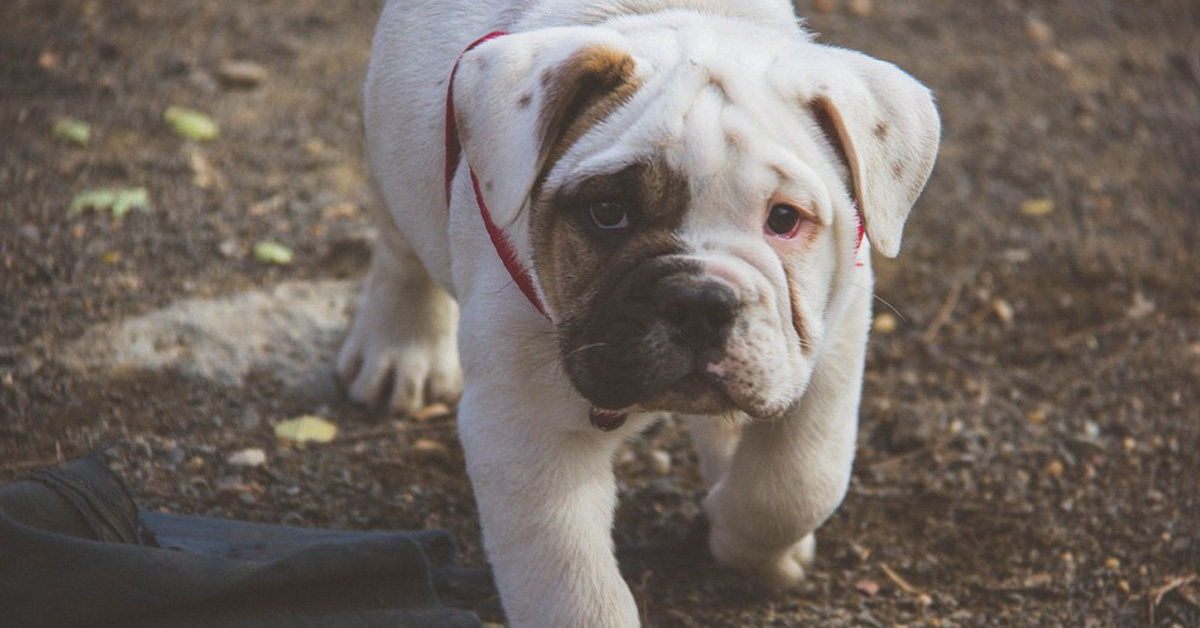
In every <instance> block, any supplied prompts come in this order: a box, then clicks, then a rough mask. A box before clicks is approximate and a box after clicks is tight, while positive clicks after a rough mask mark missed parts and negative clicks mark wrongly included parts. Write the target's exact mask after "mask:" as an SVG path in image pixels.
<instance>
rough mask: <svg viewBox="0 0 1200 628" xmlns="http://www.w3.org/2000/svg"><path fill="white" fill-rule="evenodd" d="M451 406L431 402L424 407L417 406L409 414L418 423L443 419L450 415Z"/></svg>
mask: <svg viewBox="0 0 1200 628" xmlns="http://www.w3.org/2000/svg"><path fill="white" fill-rule="evenodd" d="M450 413H451V410H450V406H448V405H446V404H444V403H431V404H429V405H427V406H425V407H424V408H417V409H416V410H413V411H412V413H411V414H410V415H409V416H411V417H412V419H413V420H414V421H416V422H417V423H425V422H427V421H432V420H433V419H442V418H445V417H448V416H450Z"/></svg>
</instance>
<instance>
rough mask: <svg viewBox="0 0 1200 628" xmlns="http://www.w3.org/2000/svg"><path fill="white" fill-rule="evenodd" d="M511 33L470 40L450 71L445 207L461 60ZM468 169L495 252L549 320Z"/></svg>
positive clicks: (458, 149)
mask: <svg viewBox="0 0 1200 628" xmlns="http://www.w3.org/2000/svg"><path fill="white" fill-rule="evenodd" d="M507 34H508V33H505V32H502V31H493V32H491V33H488V34H487V35H484V36H483V37H480V38H479V39H476V40H475V41H473V42H471V45H470V46H467V48H466V49H465V50H463V51H462V54H460V55H459V56H458V59H457V60H455V62H454V69H453V70H451V71H450V86H449V87H448V88H447V89H446V206H447V207H449V206H450V182H451V181H453V180H454V172H455V170H456V169H457V168H458V162H459V159H460V158H461V157H462V152H463V150H462V143H461V142H460V141H459V139H458V124H457V122H456V121H455V117H454V75H455V74H457V73H458V63H459V61H462V57H463V55H465V54H467V53H468V52H470V51H471V49H473V48H475V47H476V46H478V45H479V44H482V43H483V42H485V41H488V40H490V39H495V38H497V37H503V36H504V35H507ZM467 170H468V172H469V173H470V174H471V187H472V188H473V189H474V191H475V204H476V205H478V206H479V215H480V216H481V217H482V218H483V226H484V228H486V229H487V233H488V237H489V238H490V239H491V240H492V246H493V247H495V249H496V254H497V255H499V256H500V261H502V262H503V263H504V268H505V269H506V270H508V274H509V276H510V277H512V279H513V281H514V282H515V283H516V284H517V287H518V288H520V289H521V293H522V294H524V295H525V298H526V299H529V302H530V303H531V304H532V305H533V307H534V308H535V309H536V310H537V311H538V312H539V313H541V315H542V316H545V317H546V319H547V320H549V318H550V314H549V313H547V312H546V307H545V306H544V305H543V304H542V299H541V296H539V295H538V291H537V288H536V287H534V285H533V277H532V276H531V275H530V274H529V269H527V268H524V267H523V266H522V265H521V260H520V258H519V257H517V251H516V250H515V249H514V248H513V245H512V242H511V241H509V239H508V236H507V235H506V234H505V233H504V232H503V231H501V229H500V227H498V226H497V225H496V223H495V222H493V221H492V213H491V212H490V211H488V207H487V203H485V202H484V200H483V193H482V192H481V191H480V189H479V178H478V177H476V176H475V170H474V169H473V168H471V164H470V163H468V164H467Z"/></svg>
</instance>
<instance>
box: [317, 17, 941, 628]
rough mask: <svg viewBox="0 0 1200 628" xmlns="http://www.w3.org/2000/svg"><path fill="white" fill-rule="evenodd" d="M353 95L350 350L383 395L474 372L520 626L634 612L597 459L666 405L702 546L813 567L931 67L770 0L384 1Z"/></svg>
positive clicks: (472, 465) (922, 173)
mask: <svg viewBox="0 0 1200 628" xmlns="http://www.w3.org/2000/svg"><path fill="white" fill-rule="evenodd" d="M500 4H503V5H505V6H497V5H500ZM452 75H453V76H452ZM365 122H366V131H367V140H368V153H369V155H368V156H369V160H370V166H371V174H372V177H373V179H374V181H375V183H376V185H377V187H378V189H379V191H380V193H381V196H382V199H383V204H384V205H385V206H386V211H383V212H381V214H380V217H379V229H380V237H379V240H378V244H377V246H376V249H375V252H374V257H373V259H372V262H371V268H370V272H369V274H368V276H367V279H366V287H365V290H364V294H363V297H362V303H361V307H360V310H359V312H358V315H357V318H356V320H355V322H354V325H353V329H352V330H351V332H350V335H349V338H348V339H347V340H346V343H345V345H344V346H343V348H342V351H341V354H340V356H339V358H338V371H339V373H340V374H341V376H342V377H343V378H344V380H345V381H346V382H347V384H348V386H349V391H350V394H351V396H352V397H353V398H354V399H356V400H360V401H365V402H373V403H378V402H386V403H388V404H389V405H390V406H391V407H392V408H395V409H398V410H412V409H414V408H417V407H420V406H422V405H423V404H426V403H429V402H432V401H436V400H448V401H453V400H454V399H456V398H458V397H459V395H460V394H461V401H460V403H459V406H458V422H459V429H460V433H461V438H462V442H463V447H464V449H465V452H466V458H467V469H468V472H469V473H470V476H471V480H472V482H473V485H474V487H475V494H476V498H477V500H478V504H479V513H480V518H481V520H482V525H483V536H484V542H485V547H486V549H487V552H488V555H489V557H490V560H491V563H492V566H493V569H494V572H495V576H496V581H497V583H498V587H499V590H500V594H501V597H502V599H503V603H504V607H505V610H506V613H507V615H508V619H509V621H510V622H511V625H513V626H548V627H573V626H636V625H638V623H639V620H638V613H637V605H636V604H635V602H634V599H633V597H632V595H631V594H630V591H629V589H628V587H627V586H626V584H625V582H624V581H623V580H622V578H621V575H620V573H619V572H618V570H617V564H616V561H615V559H614V557H613V551H612V550H613V546H612V540H611V530H610V529H611V526H612V517H613V509H614V506H615V499H616V496H615V492H616V488H615V482H614V479H613V471H612V465H611V462H612V456H613V452H614V451H615V450H616V449H617V446H618V444H619V443H620V442H621V441H622V440H623V439H628V438H631V437H633V436H635V435H636V434H637V433H638V432H639V430H641V429H642V428H644V427H645V426H647V425H648V424H649V423H650V422H652V421H653V420H655V418H656V417H658V416H661V414H662V413H672V414H675V415H677V416H682V417H684V418H685V419H686V420H687V421H688V423H689V425H690V427H691V429H692V433H693V436H694V440H695V441H696V445H697V448H698V450H699V453H700V461H701V463H702V471H703V475H704V478H705V480H706V482H707V483H708V485H709V486H710V489H711V490H710V492H709V494H708V497H707V499H706V500H705V504H704V505H705V508H706V510H707V513H708V517H709V520H710V522H711V536H710V539H709V545H710V548H711V550H712V553H713V555H714V556H715V557H716V559H717V560H718V561H720V562H721V563H723V564H726V565H731V566H735V567H739V568H743V569H746V570H750V571H751V572H753V573H756V574H758V575H760V576H762V577H763V578H764V579H765V580H766V581H768V582H769V583H772V584H775V585H788V584H793V583H795V582H797V581H798V580H799V579H800V578H802V577H803V575H804V567H805V566H806V565H807V564H808V563H809V562H810V561H811V559H812V556H813V550H814V542H813V537H812V533H813V530H815V529H816V528H817V527H818V526H820V525H821V524H822V523H823V522H824V521H825V520H826V519H827V518H828V517H829V516H830V514H831V513H832V512H833V510H834V509H835V508H836V507H837V506H838V504H839V503H840V502H841V500H842V498H843V496H844V494H845V492H846V488H847V485H848V481H849V478H850V469H851V463H852V460H853V457H854V446H855V444H854V443H855V435H856V430H857V415H858V404H859V394H860V388H861V383H862V370H863V358H864V353H865V345H866V340H867V330H868V327H869V321H870V310H871V298H872V296H871V295H872V276H871V268H870V265H869V255H868V252H867V250H866V249H867V248H868V247H869V245H867V244H865V242H868V241H869V242H870V245H873V246H874V247H875V249H876V250H878V251H879V252H880V253H882V254H884V255H887V256H894V255H896V253H897V252H898V250H899V246H900V235H901V230H902V227H903V225H904V221H905V219H906V217H907V216H908V213H909V211H910V209H911V207H912V204H913V203H914V201H915V200H916V198H917V196H918V194H919V193H920V191H921V189H922V188H923V186H924V184H925V181H926V179H927V177H928V176H929V173H930V170H931V169H932V167H933V162H934V157H935V155H936V152H937V145H938V138H939V120H938V115H937V111H936V109H935V108H934V104H933V101H932V98H931V96H930V94H929V92H928V91H927V90H926V89H925V88H924V87H922V86H921V85H920V84H919V83H917V82H916V81H915V80H914V79H913V78H911V77H910V76H908V75H907V74H905V73H903V72H902V71H900V70H899V69H897V68H896V67H894V66H892V65H890V64H888V63H884V62H881V61H877V60H874V59H871V58H869V57H866V56H863V55H861V54H858V53H855V52H851V51H847V50H841V49H836V48H831V47H826V46H822V45H818V44H815V43H813V42H812V41H811V39H810V37H809V36H808V35H806V34H805V33H804V32H803V31H802V30H801V29H800V27H799V26H798V23H797V20H796V18H795V17H794V16H793V13H792V7H791V5H790V4H789V3H788V2H786V1H785V0H728V1H721V0H559V1H551V0H510V1H509V2H507V3H497V2H485V1H484V0H454V1H446V0H430V1H429V2H424V3H413V2H400V1H394V2H389V3H388V5H387V7H386V8H385V9H384V11H383V15H382V17H381V20H380V23H379V27H378V30H377V32H376V35H375V40H374V44H373V52H372V58H371V66H370V71H369V74H368V76H367V86H366V117H365ZM456 333H457V337H456ZM460 357H461V365H462V368H461V370H460V366H459V364H460V361H459V359H460ZM464 384H465V386H464ZM385 397H386V398H385Z"/></svg>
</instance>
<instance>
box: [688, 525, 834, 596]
mask: <svg viewBox="0 0 1200 628" xmlns="http://www.w3.org/2000/svg"><path fill="white" fill-rule="evenodd" d="M708 545H709V549H710V550H711V551H712V554H713V557H714V558H716V559H717V562H719V563H721V564H723V565H727V566H730V567H736V568H738V569H742V570H745V571H747V572H749V573H751V574H753V575H755V576H757V577H758V578H759V579H761V580H762V581H763V583H764V584H766V585H768V586H772V587H779V588H789V587H794V586H796V585H798V584H800V582H801V581H802V580H804V576H805V574H806V569H807V568H808V567H809V566H810V565H812V562H813V559H814V558H816V555H817V539H816V538H815V537H814V536H813V535H812V533H811V532H810V533H809V534H808V535H807V536H805V537H804V538H802V539H800V541H798V542H797V543H795V544H793V545H791V546H789V547H786V548H784V549H783V550H779V549H775V548H765V547H761V546H755V545H753V544H751V543H746V542H743V541H742V540H740V539H736V538H734V537H733V536H732V535H730V534H727V533H725V532H722V531H721V530H719V529H717V528H713V529H712V531H711V532H710V533H709V537H708Z"/></svg>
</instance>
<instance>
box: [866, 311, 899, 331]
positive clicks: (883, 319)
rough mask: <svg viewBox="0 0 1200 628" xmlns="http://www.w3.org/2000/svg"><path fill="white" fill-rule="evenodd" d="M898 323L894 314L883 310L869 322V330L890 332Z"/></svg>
mask: <svg viewBox="0 0 1200 628" xmlns="http://www.w3.org/2000/svg"><path fill="white" fill-rule="evenodd" d="M898 325H899V323H898V322H897V320H896V317H895V316H894V315H892V314H889V313H887V312H884V313H883V314H880V315H878V316H876V317H875V320H874V322H872V323H871V330H872V331H874V332H875V333H877V334H890V333H892V332H894V331H896V327H897V326H898Z"/></svg>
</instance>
